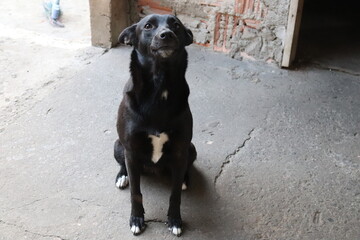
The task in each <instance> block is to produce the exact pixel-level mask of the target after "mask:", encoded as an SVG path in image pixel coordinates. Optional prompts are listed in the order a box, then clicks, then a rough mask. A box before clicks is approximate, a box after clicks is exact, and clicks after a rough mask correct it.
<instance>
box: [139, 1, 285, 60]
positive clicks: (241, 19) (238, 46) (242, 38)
mask: <svg viewBox="0 0 360 240" xmlns="http://www.w3.org/2000/svg"><path fill="white" fill-rule="evenodd" d="M289 2H290V0H176V1H171V0H138V2H137V4H138V12H139V14H140V15H147V14H150V13H160V14H175V15H177V16H178V17H179V18H180V19H181V20H182V21H183V22H184V24H185V25H186V26H187V27H189V28H190V29H191V30H192V31H193V33H194V37H195V43H196V44H199V45H202V46H206V47H209V48H212V49H213V50H214V51H219V52H223V53H225V54H228V55H229V56H231V57H233V58H236V59H243V58H247V59H252V60H262V61H267V62H275V63H278V64H280V62H281V58H282V51H283V41H284V37H285V28H286V23H287V16H288V8H289Z"/></svg>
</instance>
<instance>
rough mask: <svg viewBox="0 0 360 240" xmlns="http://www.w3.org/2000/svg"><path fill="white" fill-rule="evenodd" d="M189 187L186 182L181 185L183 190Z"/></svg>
mask: <svg viewBox="0 0 360 240" xmlns="http://www.w3.org/2000/svg"><path fill="white" fill-rule="evenodd" d="M186 189H187V186H186V183H183V184H182V186H181V190H183V191H185V190H186Z"/></svg>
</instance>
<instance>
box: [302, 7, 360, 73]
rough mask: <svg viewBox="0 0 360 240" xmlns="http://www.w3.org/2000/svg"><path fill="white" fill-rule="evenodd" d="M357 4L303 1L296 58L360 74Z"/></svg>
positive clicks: (359, 27) (359, 18) (359, 20)
mask: <svg viewBox="0 0 360 240" xmlns="http://www.w3.org/2000/svg"><path fill="white" fill-rule="evenodd" d="M359 12H360V1H354V0H351V1H337V0H305V2H304V9H303V14H302V21H301V28H300V35H299V42H298V49H297V57H296V60H297V62H299V63H311V64H316V65H320V66H321V67H324V68H329V69H338V70H340V71H347V72H349V73H354V74H359V75H360V14H359Z"/></svg>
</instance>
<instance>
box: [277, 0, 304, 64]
mask: <svg viewBox="0 0 360 240" xmlns="http://www.w3.org/2000/svg"><path fill="white" fill-rule="evenodd" d="M303 6H304V0H291V2H290V8H289V17H288V24H287V28H286V36H285V45H284V53H283V58H282V63H281V66H282V67H289V66H290V65H291V63H292V61H293V60H294V58H295V55H296V48H297V42H298V38H299V31H300V24H301V15H302V10H303Z"/></svg>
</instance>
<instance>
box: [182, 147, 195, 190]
mask: <svg viewBox="0 0 360 240" xmlns="http://www.w3.org/2000/svg"><path fill="white" fill-rule="evenodd" d="M196 156H197V153H196V148H195V146H194V144H193V143H190V147H189V160H188V165H187V169H186V173H185V177H184V182H183V184H182V186H181V189H182V190H183V191H184V190H186V189H187V188H188V186H189V172H190V169H191V167H192V165H193V163H194V161H195V159H196Z"/></svg>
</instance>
